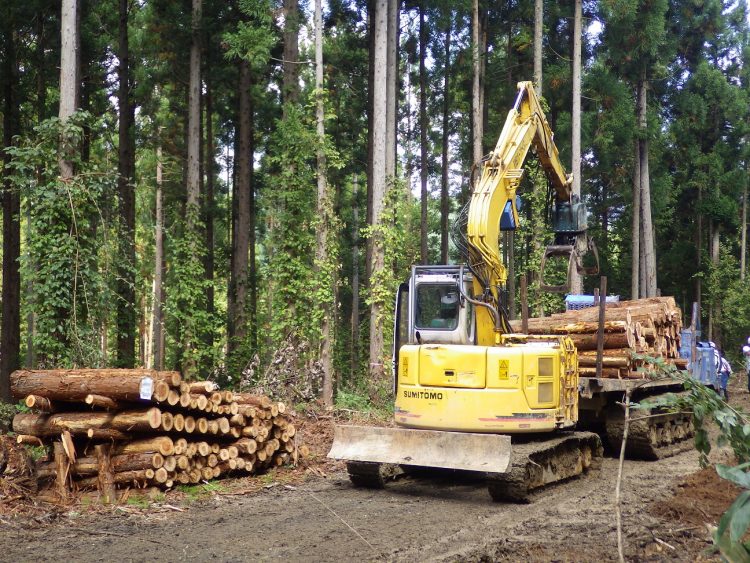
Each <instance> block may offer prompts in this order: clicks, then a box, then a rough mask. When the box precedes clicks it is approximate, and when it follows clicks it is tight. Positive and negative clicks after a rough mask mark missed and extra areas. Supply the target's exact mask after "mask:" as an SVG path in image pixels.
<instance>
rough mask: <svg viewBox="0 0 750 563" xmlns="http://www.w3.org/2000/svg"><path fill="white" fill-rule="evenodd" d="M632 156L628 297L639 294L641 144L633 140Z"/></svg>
mask: <svg viewBox="0 0 750 563" xmlns="http://www.w3.org/2000/svg"><path fill="white" fill-rule="evenodd" d="M633 145H634V150H635V156H634V158H633V210H632V214H633V222H632V226H631V231H630V232H631V235H630V236H631V239H632V240H631V241H630V244H631V249H632V250H631V254H632V258H631V263H630V298H631V299H638V298H639V297H640V296H641V286H640V276H641V144H640V142H639V141H638V139H636V140H635V143H634V144H633Z"/></svg>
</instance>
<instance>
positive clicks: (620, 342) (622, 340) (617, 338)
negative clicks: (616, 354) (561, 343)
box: [570, 333, 635, 350]
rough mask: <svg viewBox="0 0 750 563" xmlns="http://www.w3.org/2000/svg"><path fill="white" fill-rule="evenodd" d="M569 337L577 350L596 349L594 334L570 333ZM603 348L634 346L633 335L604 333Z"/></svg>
mask: <svg viewBox="0 0 750 563" xmlns="http://www.w3.org/2000/svg"><path fill="white" fill-rule="evenodd" d="M570 339H571V340H572V341H573V344H575V346H576V349H578V350H596V334H571V335H570ZM604 348H605V349H606V348H635V342H634V340H633V335H632V334H628V333H610V334H605V335H604Z"/></svg>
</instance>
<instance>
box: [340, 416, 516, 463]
mask: <svg viewBox="0 0 750 563" xmlns="http://www.w3.org/2000/svg"><path fill="white" fill-rule="evenodd" d="M328 457H330V458H333V459H340V460H346V461H358V462H373V463H389V464H395V465H414V466H420V467H437V468H443V469H460V470H465V471H482V472H489V473H504V472H506V471H507V470H508V467H509V466H510V463H511V444H510V436H504V435H500V434H479V433H469V432H445V431H437V430H414V429H407V428H382V427H373V426H339V425H337V426H336V427H335V428H334V434H333V446H332V447H331V451H330V452H329V453H328Z"/></svg>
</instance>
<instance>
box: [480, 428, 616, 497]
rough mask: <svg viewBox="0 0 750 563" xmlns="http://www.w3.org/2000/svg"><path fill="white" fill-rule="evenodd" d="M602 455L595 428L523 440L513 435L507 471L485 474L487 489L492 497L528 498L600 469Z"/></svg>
mask: <svg viewBox="0 0 750 563" xmlns="http://www.w3.org/2000/svg"><path fill="white" fill-rule="evenodd" d="M516 440H517V441H516ZM602 455H603V448H602V442H601V439H600V438H599V435H598V434H595V433H594V432H566V433H564V434H562V435H559V436H556V437H554V438H549V437H547V438H538V439H531V440H525V441H521V439H520V438H518V439H516V437H514V442H513V457H512V460H513V461H512V465H511V467H510V469H509V471H508V472H507V473H500V474H488V482H487V489H488V491H489V493H490V496H491V497H492V500H494V501H506V502H507V501H510V502H519V503H524V502H529V501H530V500H531V497H532V495H533V493H535V492H537V491H539V490H540V489H542V488H543V487H546V486H548V485H551V484H554V483H558V482H561V481H565V480H567V479H571V478H573V477H577V476H579V475H583V474H586V473H589V472H591V471H594V470H598V469H600V468H601V463H602Z"/></svg>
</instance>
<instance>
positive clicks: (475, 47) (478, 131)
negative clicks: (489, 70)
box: [471, 0, 484, 183]
mask: <svg viewBox="0 0 750 563" xmlns="http://www.w3.org/2000/svg"><path fill="white" fill-rule="evenodd" d="M480 38H481V30H480V24H479V0H472V5H471V60H472V81H471V126H472V152H471V154H472V166H479V163H480V161H481V160H482V155H483V154H484V151H483V150H482V137H483V136H484V131H483V123H484V119H483V114H484V111H483V108H482V83H481V76H482V61H481V56H482V52H481V45H480ZM478 178H479V170H477V171H476V172H475V174H474V179H473V180H476V179H478ZM472 183H473V182H472Z"/></svg>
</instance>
